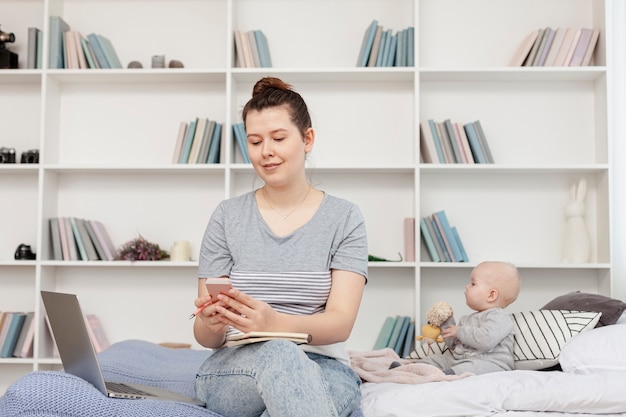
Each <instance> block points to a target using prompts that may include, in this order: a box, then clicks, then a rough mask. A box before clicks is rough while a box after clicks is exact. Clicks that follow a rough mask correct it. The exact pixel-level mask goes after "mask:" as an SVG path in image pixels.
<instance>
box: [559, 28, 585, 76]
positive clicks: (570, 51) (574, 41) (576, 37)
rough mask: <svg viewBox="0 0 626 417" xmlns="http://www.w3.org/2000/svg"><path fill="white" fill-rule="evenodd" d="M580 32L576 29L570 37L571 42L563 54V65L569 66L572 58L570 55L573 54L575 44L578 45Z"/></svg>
mask: <svg viewBox="0 0 626 417" xmlns="http://www.w3.org/2000/svg"><path fill="white" fill-rule="evenodd" d="M580 33H581V31H580V29H576V31H575V32H574V37H573V38H572V43H571V44H570V45H569V49H568V50H567V55H565V61H564V62H563V66H566V67H569V66H570V65H569V63H570V61H571V60H572V56H574V51H575V50H576V45H578V40H579V39H580Z"/></svg>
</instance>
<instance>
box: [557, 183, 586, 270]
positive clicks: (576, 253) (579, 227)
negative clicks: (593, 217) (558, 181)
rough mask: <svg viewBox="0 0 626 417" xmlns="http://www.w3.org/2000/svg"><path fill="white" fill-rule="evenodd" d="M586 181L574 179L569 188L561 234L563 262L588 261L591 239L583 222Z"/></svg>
mask: <svg viewBox="0 0 626 417" xmlns="http://www.w3.org/2000/svg"><path fill="white" fill-rule="evenodd" d="M586 194H587V181H586V180H585V179H584V178H583V179H581V180H579V181H578V182H576V181H574V182H573V183H572V186H571V188H570V200H569V201H568V202H567V204H566V205H565V222H566V223H565V234H564V236H563V259H562V262H565V263H585V262H589V255H590V254H591V240H590V238H589V232H588V230H587V225H586V224H585V195H586Z"/></svg>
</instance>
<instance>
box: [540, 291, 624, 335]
mask: <svg viewBox="0 0 626 417" xmlns="http://www.w3.org/2000/svg"><path fill="white" fill-rule="evenodd" d="M541 309H542V310H578V311H598V312H600V313H602V316H601V317H600V321H599V322H598V324H597V325H596V327H602V326H607V325H609V324H615V322H616V321H617V320H618V319H619V318H620V316H621V315H622V313H623V312H624V310H626V303H624V302H623V301H621V300H617V299H615V298H611V297H607V296H605V295H600V294H590V293H584V292H580V291H573V292H570V293H567V294H564V295H561V296H559V297H556V298H555V299H554V300H552V301H550V302H548V304H546V305H545V306H543V307H542V308H541Z"/></svg>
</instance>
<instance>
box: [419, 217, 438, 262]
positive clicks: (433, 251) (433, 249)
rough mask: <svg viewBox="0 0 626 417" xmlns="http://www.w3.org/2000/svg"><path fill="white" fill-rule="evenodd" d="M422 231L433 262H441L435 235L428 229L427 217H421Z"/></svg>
mask: <svg viewBox="0 0 626 417" xmlns="http://www.w3.org/2000/svg"><path fill="white" fill-rule="evenodd" d="M420 232H421V235H422V240H423V242H424V244H425V245H426V250H427V251H428V255H429V256H430V260H431V261H433V262H441V258H440V257H439V254H438V253H437V248H436V247H435V242H434V240H433V237H432V236H431V234H430V231H429V230H428V225H427V224H426V219H425V218H421V219H420Z"/></svg>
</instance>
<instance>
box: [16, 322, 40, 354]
mask: <svg viewBox="0 0 626 417" xmlns="http://www.w3.org/2000/svg"><path fill="white" fill-rule="evenodd" d="M34 318H35V313H34V312H32V311H29V312H27V313H26V317H25V318H24V323H23V324H22V329H21V331H20V335H19V337H18V338H17V342H16V343H15V348H14V349H13V356H14V357H16V358H32V357H33V338H34V335H35V320H34Z"/></svg>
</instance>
